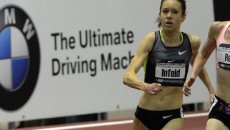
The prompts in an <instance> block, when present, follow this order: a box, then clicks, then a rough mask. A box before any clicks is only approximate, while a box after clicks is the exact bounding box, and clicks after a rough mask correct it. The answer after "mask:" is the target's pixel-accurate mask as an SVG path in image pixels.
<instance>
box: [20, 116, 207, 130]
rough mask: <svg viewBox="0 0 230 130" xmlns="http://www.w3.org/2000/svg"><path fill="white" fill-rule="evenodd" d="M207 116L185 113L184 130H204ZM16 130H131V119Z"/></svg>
mask: <svg viewBox="0 0 230 130" xmlns="http://www.w3.org/2000/svg"><path fill="white" fill-rule="evenodd" d="M207 115H208V113H207V112H197V113H185V115H184V117H185V130H204V129H205V124H206V121H207ZM16 130H132V119H127V120H124V119H123V120H113V121H95V122H87V123H74V124H64V125H55V126H42V127H32V128H21V129H16Z"/></svg>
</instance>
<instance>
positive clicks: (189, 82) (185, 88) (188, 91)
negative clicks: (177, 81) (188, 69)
mask: <svg viewBox="0 0 230 130" xmlns="http://www.w3.org/2000/svg"><path fill="white" fill-rule="evenodd" d="M194 82H195V78H189V79H188V80H186V82H185V83H184V86H183V93H184V95H185V96H189V95H191V89H190V87H191V86H192V85H193V83H194Z"/></svg>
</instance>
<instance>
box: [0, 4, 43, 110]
mask: <svg viewBox="0 0 230 130" xmlns="http://www.w3.org/2000/svg"><path fill="white" fill-rule="evenodd" d="M39 67H40V48H39V41H38V36H37V32H36V29H35V26H34V24H33V22H32V20H31V19H30V17H29V16H28V14H27V13H26V12H25V11H24V10H22V9H21V8H19V7H17V6H14V5H9V6H6V7H4V8H2V9H1V10H0V108H1V109H4V110H8V111H13V110H17V109H20V108H21V107H22V106H23V105H25V103H26V102H27V101H28V100H29V98H30V97H31V95H32V93H33V91H34V89H35V86H36V83H37V79H38V74H39Z"/></svg>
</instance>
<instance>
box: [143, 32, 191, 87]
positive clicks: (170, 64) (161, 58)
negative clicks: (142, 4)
mask: <svg viewBox="0 0 230 130" xmlns="http://www.w3.org/2000/svg"><path fill="white" fill-rule="evenodd" d="M181 35H182V38H183V43H182V44H181V45H179V46H177V47H166V46H165V45H164V44H163V42H162V40H161V37H160V31H157V32H155V41H154V45H153V48H152V50H151V51H150V52H149V54H148V58H147V61H146V64H145V82H146V83H160V84H161V85H163V86H175V87H182V86H183V84H184V82H185V80H186V77H187V73H188V69H189V61H190V59H191V56H192V49H191V44H190V40H189V38H188V36H187V34H185V33H183V32H182V33H181Z"/></svg>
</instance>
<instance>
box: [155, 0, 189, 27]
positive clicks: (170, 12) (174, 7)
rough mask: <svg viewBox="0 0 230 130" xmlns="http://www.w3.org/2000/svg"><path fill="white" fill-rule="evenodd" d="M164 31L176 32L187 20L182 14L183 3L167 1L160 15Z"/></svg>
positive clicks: (174, 0) (175, 0) (172, 0)
mask: <svg viewBox="0 0 230 130" xmlns="http://www.w3.org/2000/svg"><path fill="white" fill-rule="evenodd" d="M159 18H160V21H161V26H162V27H163V29H169V30H175V29H178V30H179V28H180V25H181V23H182V22H183V21H184V19H185V15H183V14H182V8H181V3H180V2H178V1H177V0H165V1H164V2H163V4H162V8H161V10H160V13H159Z"/></svg>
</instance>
